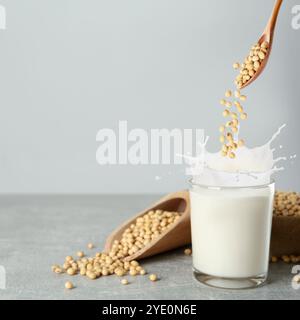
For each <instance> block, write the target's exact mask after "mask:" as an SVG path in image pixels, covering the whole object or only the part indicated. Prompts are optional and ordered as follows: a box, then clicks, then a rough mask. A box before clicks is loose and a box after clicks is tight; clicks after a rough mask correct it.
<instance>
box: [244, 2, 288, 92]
mask: <svg viewBox="0 0 300 320" xmlns="http://www.w3.org/2000/svg"><path fill="white" fill-rule="evenodd" d="M282 1H283V0H277V1H276V3H275V6H274V9H273V12H272V14H271V17H270V19H269V22H268V24H267V26H266V28H265V30H264V32H263V34H262V36H261V37H260V39H259V40H258V42H257V43H258V44H262V43H263V42H265V41H266V42H268V43H269V48H268V51H267V53H266V57H265V59H264V60H263V61H262V63H261V65H260V67H259V69H258V70H257V71H256V73H255V74H254V76H253V77H252V78H251V79H250V80H249V81H248V82H246V83H244V84H243V86H242V87H241V89H243V88H245V87H247V86H249V84H251V83H252V82H253V81H255V80H256V79H257V78H258V77H259V76H260V75H261V73H262V72H263V71H264V69H265V67H266V65H267V63H268V60H269V57H270V54H271V50H272V45H273V38H274V31H275V26H276V21H277V17H278V14H279V10H280V7H281V4H282Z"/></svg>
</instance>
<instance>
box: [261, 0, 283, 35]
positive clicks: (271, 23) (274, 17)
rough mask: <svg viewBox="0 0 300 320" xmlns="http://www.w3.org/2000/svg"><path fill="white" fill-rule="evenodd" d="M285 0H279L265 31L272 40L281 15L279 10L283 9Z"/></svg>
mask: <svg viewBox="0 0 300 320" xmlns="http://www.w3.org/2000/svg"><path fill="white" fill-rule="evenodd" d="M282 2H283V0H277V1H276V3H275V5H274V8H273V12H272V14H271V17H270V20H269V22H268V24H267V27H266V30H265V34H268V35H269V37H270V39H272V38H273V34H274V30H275V26H276V21H277V17H278V14H279V10H280V8H281V5H282Z"/></svg>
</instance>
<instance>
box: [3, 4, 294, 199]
mask: <svg viewBox="0 0 300 320" xmlns="http://www.w3.org/2000/svg"><path fill="white" fill-rule="evenodd" d="M273 2H274V1H273V0H265V1H261V0H252V1H246V0H242V1H241V0H227V1H220V0H210V1H199V0H184V1H183V0H181V1H178V0H151V1H150V0H149V1H146V0H113V1H104V0H42V1H41V0H26V1H21V0H1V4H3V5H5V6H6V9H7V30H6V31H0V70H1V71H0V97H1V99H0V110H1V113H0V192H1V193H114V192H115V193H124V192H126V193H137V192H141V193H158V192H169V191H173V190H178V189H180V188H183V187H185V186H186V177H185V176H184V174H183V171H182V170H183V167H166V166H140V167H139V166H138V167H134V166H115V167H108V166H105V167H101V166H99V165H98V164H97V163H96V160H95V154H96V149H97V147H98V145H99V144H98V143H97V142H96V133H97V131H98V130H99V129H101V128H104V127H108V128H116V127H117V124H118V121H119V120H128V121H129V127H130V128H144V129H151V128H169V129H172V128H175V127H179V128H204V129H205V131H206V134H208V135H210V136H211V144H210V146H211V148H212V149H215V148H216V147H217V146H218V142H217V141H216V140H217V139H216V132H217V131H216V130H217V128H218V126H219V123H220V121H221V120H222V119H221V115H220V109H219V107H218V101H219V99H220V98H221V96H222V94H223V91H224V89H225V88H227V87H228V86H229V85H230V84H231V81H232V79H233V77H234V73H233V71H232V67H231V65H232V63H233V62H234V61H235V60H241V59H242V58H243V57H244V56H245V54H246V53H247V52H248V49H249V46H250V45H251V44H252V43H254V42H255V41H256V39H257V38H258V37H259V35H260V33H261V32H262V31H263V29H264V26H265V24H266V22H267V19H268V17H269V14H270V12H271V9H272V6H273ZM284 2H285V3H284V5H283V8H282V12H281V14H280V18H279V21H278V26H277V32H276V39H275V43H274V51H273V54H272V57H271V60H270V62H269V66H268V68H267V70H266V72H265V73H264V75H263V76H262V77H261V79H260V80H259V81H258V82H257V83H255V84H254V85H253V86H251V88H249V89H248V90H247V94H248V95H249V102H248V108H249V114H250V118H249V121H248V122H247V123H246V124H245V125H244V127H243V129H242V130H243V135H244V136H245V137H247V141H248V142H249V144H250V145H253V146H254V145H257V144H262V143H263V142H265V141H267V140H268V139H269V138H270V136H271V135H272V134H273V133H274V132H275V131H276V129H277V128H278V127H279V126H280V125H281V124H283V123H287V124H288V128H287V129H286V130H285V131H284V133H283V134H282V136H281V138H280V139H279V140H278V142H277V143H276V144H277V145H278V146H279V145H280V144H282V145H283V147H284V148H283V149H282V150H280V152H279V153H278V154H279V155H280V154H285V155H293V154H295V153H298V154H299V148H300V144H299V140H298V138H299V126H298V123H299V116H300V108H299V98H300V90H299V82H298V78H299V75H300V66H299V62H298V59H299V58H298V57H299V53H300V30H298V31H295V30H293V29H292V27H291V20H292V14H291V8H292V7H293V6H294V5H295V4H300V1H299V0H289V1H284ZM299 168H300V165H299V162H298V161H296V162H295V163H294V164H293V163H291V162H290V161H288V162H287V163H286V171H285V172H284V173H281V174H280V175H279V176H278V178H277V182H278V186H279V187H280V188H287V189H297V190H298V191H300V180H299V178H298V177H299ZM157 175H158V176H161V177H162V180H160V181H156V180H155V178H154V177H155V176H157Z"/></svg>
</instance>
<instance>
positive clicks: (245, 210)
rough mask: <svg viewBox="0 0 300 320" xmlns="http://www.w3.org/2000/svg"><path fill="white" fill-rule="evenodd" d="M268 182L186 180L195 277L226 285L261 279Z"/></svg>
mask: <svg viewBox="0 0 300 320" xmlns="http://www.w3.org/2000/svg"><path fill="white" fill-rule="evenodd" d="M274 192H275V186H274V183H273V182H272V183H270V184H268V185H262V186H251V187H211V186H203V185H199V184H195V183H193V182H191V187H190V198H191V226H192V245H193V268H194V274H195V277H196V279H197V280H198V281H200V282H202V283H204V284H206V285H210V286H213V287H219V288H227V289H245V288H253V287H257V286H260V285H262V284H264V283H265V282H266V280H267V275H268V266H269V248H270V237H271V225H272V211H273V198H274Z"/></svg>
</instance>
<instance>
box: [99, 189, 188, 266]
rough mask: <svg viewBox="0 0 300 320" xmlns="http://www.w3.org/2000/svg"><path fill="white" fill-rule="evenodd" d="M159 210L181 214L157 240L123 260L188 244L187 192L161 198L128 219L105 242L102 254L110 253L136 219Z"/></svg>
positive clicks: (140, 257) (139, 257)
mask: <svg viewBox="0 0 300 320" xmlns="http://www.w3.org/2000/svg"><path fill="white" fill-rule="evenodd" d="M159 209H160V210H165V211H171V212H174V211H176V212H179V213H180V214H181V218H180V219H179V220H178V221H177V222H175V223H174V224H173V225H172V226H171V227H170V228H169V229H168V230H167V231H166V232H165V233H163V234H162V235H160V236H159V237H158V238H157V239H154V240H153V241H151V242H150V243H149V244H148V245H147V246H145V247H143V248H142V249H140V250H139V251H138V252H136V253H135V254H133V255H131V256H128V257H126V259H125V260H127V261H131V260H135V259H136V260H138V259H142V258H146V257H150V256H153V255H156V254H159V253H163V252H166V251H169V250H172V249H176V248H179V247H182V246H184V245H187V244H190V243H191V226H190V199H189V192H188V191H181V192H175V193H171V194H169V195H167V196H166V197H164V198H162V199H161V200H159V201H158V202H157V203H155V204H154V205H152V206H151V207H149V208H147V209H145V210H143V211H142V212H140V213H139V214H138V215H136V216H134V217H133V218H131V219H129V220H128V221H126V222H125V223H124V224H122V225H121V226H120V227H119V228H117V229H116V230H115V231H113V232H112V234H111V235H110V236H109V237H108V238H107V240H106V243H105V247H104V252H109V251H110V249H111V247H112V245H113V242H114V240H121V237H122V234H123V232H124V231H125V230H126V229H127V228H128V227H129V226H130V225H131V224H132V223H134V222H135V220H136V219H137V218H138V217H140V216H143V215H144V214H145V213H147V212H148V211H150V210H159Z"/></svg>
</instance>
